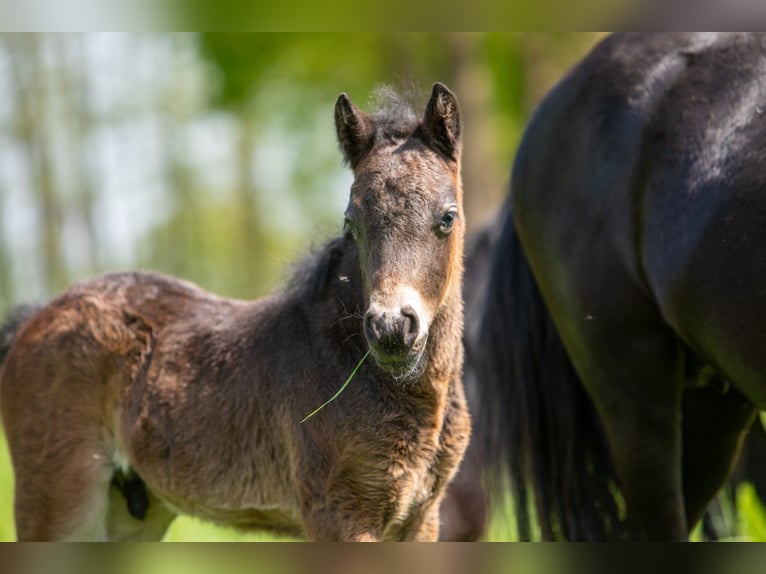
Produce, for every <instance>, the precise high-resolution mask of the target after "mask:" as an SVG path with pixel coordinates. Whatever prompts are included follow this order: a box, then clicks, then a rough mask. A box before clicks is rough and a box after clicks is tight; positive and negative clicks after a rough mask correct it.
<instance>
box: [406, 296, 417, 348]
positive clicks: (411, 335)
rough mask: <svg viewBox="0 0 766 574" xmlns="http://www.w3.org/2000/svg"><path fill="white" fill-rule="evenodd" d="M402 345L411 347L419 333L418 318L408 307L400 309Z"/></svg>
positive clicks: (413, 310)
mask: <svg viewBox="0 0 766 574" xmlns="http://www.w3.org/2000/svg"><path fill="white" fill-rule="evenodd" d="M402 317H404V320H403V329H402V334H403V335H404V344H405V345H406V346H407V347H412V345H414V344H415V341H416V340H417V338H418V334H419V333H420V317H418V313H417V311H415V309H414V308H412V307H411V306H410V305H405V306H404V307H402Z"/></svg>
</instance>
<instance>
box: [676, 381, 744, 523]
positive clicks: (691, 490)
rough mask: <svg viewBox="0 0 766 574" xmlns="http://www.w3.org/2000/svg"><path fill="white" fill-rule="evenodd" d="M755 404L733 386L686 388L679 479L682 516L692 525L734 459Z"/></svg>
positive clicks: (733, 462) (728, 471)
mask: <svg viewBox="0 0 766 574" xmlns="http://www.w3.org/2000/svg"><path fill="white" fill-rule="evenodd" d="M755 414H756V410H755V407H753V405H752V404H751V403H750V402H749V401H748V400H747V399H745V397H743V396H742V395H741V394H740V393H739V392H737V391H736V390H735V389H730V390H729V391H728V392H727V393H726V394H723V393H722V391H721V390H720V389H718V388H693V389H689V390H687V391H686V393H685V396H684V403H683V481H684V502H685V505H686V519H687V521H688V523H689V526H690V527H692V526H693V525H694V524H696V523H697V521H698V520H699V519H700V518H701V517H702V513H703V512H704V511H705V508H706V507H707V505H708V503H709V502H710V500H711V499H712V498H713V497H714V496H715V494H716V492H718V490H719V489H720V488H721V486H723V484H724V483H725V482H726V479H727V478H728V477H729V474H730V473H731V470H732V468H733V466H734V464H735V462H736V460H737V456H738V454H739V450H740V446H741V443H742V440H743V439H744V437H745V435H746V434H747V430H748V429H749V428H750V425H751V424H752V422H753V418H754V417H755Z"/></svg>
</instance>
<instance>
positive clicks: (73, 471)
mask: <svg viewBox="0 0 766 574" xmlns="http://www.w3.org/2000/svg"><path fill="white" fill-rule="evenodd" d="M11 444H12V447H13V443H11ZM30 446H31V445H30ZM51 447H52V448H51V449H45V448H44V449H43V451H44V452H42V453H40V452H39V451H37V452H35V451H32V450H27V452H24V453H19V452H18V451H17V452H16V453H13V454H14V456H13V462H14V467H15V474H16V488H15V505H14V510H15V517H16V535H17V537H18V540H19V541H53V540H103V539H104V538H105V537H106V528H105V521H106V512H107V507H108V495H107V492H108V488H109V481H110V480H111V473H112V469H111V464H110V461H108V460H107V459H106V457H105V456H104V455H103V454H102V453H101V451H100V450H99V449H98V447H96V446H95V445H93V446H91V447H89V446H88V445H87V444H79V445H74V444H61V443H59V444H55V445H51ZM37 448H39V446H38V447H37ZM12 452H13V451H12ZM32 459H35V460H32Z"/></svg>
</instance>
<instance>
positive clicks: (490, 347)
mask: <svg viewBox="0 0 766 574" xmlns="http://www.w3.org/2000/svg"><path fill="white" fill-rule="evenodd" d="M504 215H505V217H504V218H500V219H499V220H498V224H501V225H502V228H501V230H500V234H499V235H498V236H497V238H496V240H495V243H494V249H493V254H492V260H491V263H490V270H489V277H488V281H487V284H486V290H485V292H484V296H485V298H486V299H485V304H484V306H483V309H482V317H481V319H480V325H479V327H478V329H477V332H476V336H475V337H474V338H473V340H472V341H469V344H470V346H471V347H472V348H471V350H470V352H471V354H472V356H473V358H474V360H475V361H476V363H477V365H476V368H477V369H478V372H479V380H480V381H481V383H480V385H479V393H480V400H479V405H480V409H479V417H478V418H479V421H478V424H477V425H476V426H477V427H478V428H477V430H478V434H479V436H478V437H477V439H478V440H481V441H482V444H483V451H484V452H483V454H484V468H485V470H486V471H488V472H487V473H486V474H487V476H486V478H487V483H488V487H489V488H490V491H491V493H492V497H493V498H496V497H497V496H498V495H502V494H503V493H505V492H506V491H507V486H508V482H509V481H510V486H511V493H512V497H513V507H514V514H515V516H516V523H517V527H518V534H519V537H520V538H521V539H522V540H529V539H532V538H533V536H534V532H533V531H534V530H535V529H534V523H533V522H532V520H531V516H530V514H531V512H530V510H531V508H534V510H535V512H534V514H535V517H536V519H537V526H538V528H539V534H540V535H541V536H542V538H543V539H544V540H614V539H620V538H622V537H623V533H624V525H623V521H622V519H621V516H620V515H621V512H620V505H619V491H618V489H617V487H616V482H615V479H614V472H613V468H612V462H611V457H610V455H609V450H608V448H607V444H606V440H605V437H604V434H603V431H602V428H601V425H600V422H599V419H598V417H597V414H596V411H595V408H594V406H593V404H592V403H591V401H590V399H589V397H588V396H587V394H586V393H585V390H584V388H583V387H582V384H581V383H580V381H579V379H578V377H577V374H576V373H575V370H574V368H573V367H572V364H571V362H570V360H569V357H568V356H567V353H566V351H565V349H564V346H563V343H562V342H561V339H560V337H559V334H558V332H557V331H556V328H555V326H554V324H553V321H552V319H551V316H550V314H549V312H548V310H547V308H546V306H545V303H544V302H543V300H542V297H541V295H540V292H539V291H538V288H537V285H536V283H535V280H534V277H533V276H532V272H531V270H530V267H529V263H528V261H527V258H526V255H525V254H524V251H523V249H522V245H521V243H520V241H519V237H518V235H517V232H516V228H515V226H514V223H513V218H512V215H511V209H510V199H509V200H508V201H507V203H506V205H505V207H504ZM493 507H494V508H498V504H495V505H493Z"/></svg>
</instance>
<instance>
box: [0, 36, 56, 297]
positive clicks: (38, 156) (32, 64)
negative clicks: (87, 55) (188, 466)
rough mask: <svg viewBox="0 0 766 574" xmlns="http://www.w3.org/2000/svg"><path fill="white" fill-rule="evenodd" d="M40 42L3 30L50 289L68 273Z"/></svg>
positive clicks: (47, 84) (45, 279)
mask: <svg viewBox="0 0 766 574" xmlns="http://www.w3.org/2000/svg"><path fill="white" fill-rule="evenodd" d="M43 42H44V37H43V36H41V35H38V34H24V35H21V34H13V35H10V36H6V43H7V44H6V45H7V48H8V55H9V61H10V64H11V66H10V69H11V81H12V84H13V85H12V89H13V94H14V102H15V105H16V110H17V115H18V123H17V136H18V139H19V141H20V142H21V144H22V146H23V148H24V152H25V155H26V158H25V159H26V162H25V163H26V166H27V168H28V170H29V180H30V182H31V183H32V187H33V193H34V194H35V195H36V197H37V201H38V206H39V209H40V214H41V224H42V225H41V229H38V230H37V233H38V234H39V236H40V243H41V248H42V275H43V287H44V289H45V290H46V292H48V293H51V292H54V291H57V290H59V289H61V288H62V287H64V286H65V285H66V284H67V283H68V274H67V271H66V267H65V265H64V261H63V259H62V256H61V250H60V249H59V245H60V241H61V226H62V209H61V205H60V197H59V195H58V193H57V189H56V184H55V177H54V173H53V169H54V168H53V158H52V149H51V148H52V146H51V145H50V143H51V140H52V138H51V137H50V133H49V126H48V114H49V112H50V110H49V109H48V101H47V97H46V96H47V95H48V90H49V89H50V79H51V78H50V75H49V74H48V73H47V71H46V69H45V63H44V61H43V47H44V46H43Z"/></svg>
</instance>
